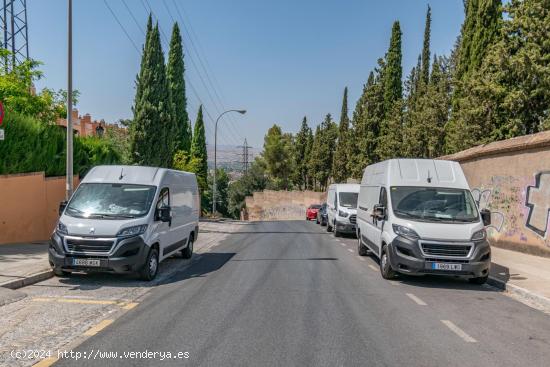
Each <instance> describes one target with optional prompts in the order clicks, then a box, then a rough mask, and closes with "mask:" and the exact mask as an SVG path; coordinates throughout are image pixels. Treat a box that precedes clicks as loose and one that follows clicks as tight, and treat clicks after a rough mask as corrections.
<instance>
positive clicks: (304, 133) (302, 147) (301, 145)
mask: <svg viewBox="0 0 550 367" xmlns="http://www.w3.org/2000/svg"><path fill="white" fill-rule="evenodd" d="M310 136H311V128H310V127H309V126H308V124H307V118H306V117H305V116H304V118H303V120H302V126H301V127H300V131H298V133H297V134H296V137H295V140H294V145H295V148H294V154H295V159H294V160H295V162H296V173H297V174H296V178H295V179H294V183H295V185H296V186H297V187H298V188H300V189H305V187H306V184H307V160H308V154H309V148H310V146H309V140H310Z"/></svg>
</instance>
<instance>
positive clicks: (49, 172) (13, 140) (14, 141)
mask: <svg viewBox="0 0 550 367" xmlns="http://www.w3.org/2000/svg"><path fill="white" fill-rule="evenodd" d="M2 128H3V129H4V130H5V140H4V141H0V174H14V173H29V172H41V171H44V172H45V175H46V176H64V175H65V160H66V157H65V151H66V142H65V130H64V129H62V128H60V127H59V126H56V125H49V124H44V123H43V122H41V121H39V120H37V119H35V118H33V117H29V116H24V115H20V114H17V113H13V112H11V111H6V119H5V120H4V124H3V125H2ZM119 162H120V155H119V154H118V153H117V152H116V151H115V149H114V148H113V146H112V144H111V143H110V141H108V140H103V139H99V138H93V137H88V138H79V137H75V139H74V172H75V174H79V175H84V174H85V173H86V172H87V171H88V170H89V169H90V168H91V167H92V166H95V165H98V164H114V163H119Z"/></svg>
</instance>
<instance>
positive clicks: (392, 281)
mask: <svg viewBox="0 0 550 367" xmlns="http://www.w3.org/2000/svg"><path fill="white" fill-rule="evenodd" d="M389 283H390V284H391V285H399V283H398V282H396V281H395V280H390V281H389Z"/></svg>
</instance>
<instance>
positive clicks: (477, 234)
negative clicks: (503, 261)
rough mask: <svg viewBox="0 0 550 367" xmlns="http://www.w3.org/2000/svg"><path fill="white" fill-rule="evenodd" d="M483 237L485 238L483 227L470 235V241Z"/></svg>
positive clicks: (485, 232) (479, 239) (485, 233)
mask: <svg viewBox="0 0 550 367" xmlns="http://www.w3.org/2000/svg"><path fill="white" fill-rule="evenodd" d="M485 238H487V231H486V230H485V228H483V229H480V230H479V231H477V232H474V234H473V235H472V241H481V240H484V239H485Z"/></svg>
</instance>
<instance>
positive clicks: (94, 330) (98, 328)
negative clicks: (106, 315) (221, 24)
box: [84, 320, 113, 336]
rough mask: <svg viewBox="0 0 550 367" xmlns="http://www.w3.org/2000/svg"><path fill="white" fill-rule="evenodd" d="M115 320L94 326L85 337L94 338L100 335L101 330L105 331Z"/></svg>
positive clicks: (104, 321)
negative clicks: (93, 336)
mask: <svg viewBox="0 0 550 367" xmlns="http://www.w3.org/2000/svg"><path fill="white" fill-rule="evenodd" d="M112 323H113V320H103V321H101V322H100V323H99V324H97V325H96V326H92V327H91V328H90V329H89V330H88V331H86V332H85V333H84V335H88V336H92V335H95V334H97V333H99V332H100V331H101V330H103V329H105V328H106V327H107V326H109V325H111V324H112Z"/></svg>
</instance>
